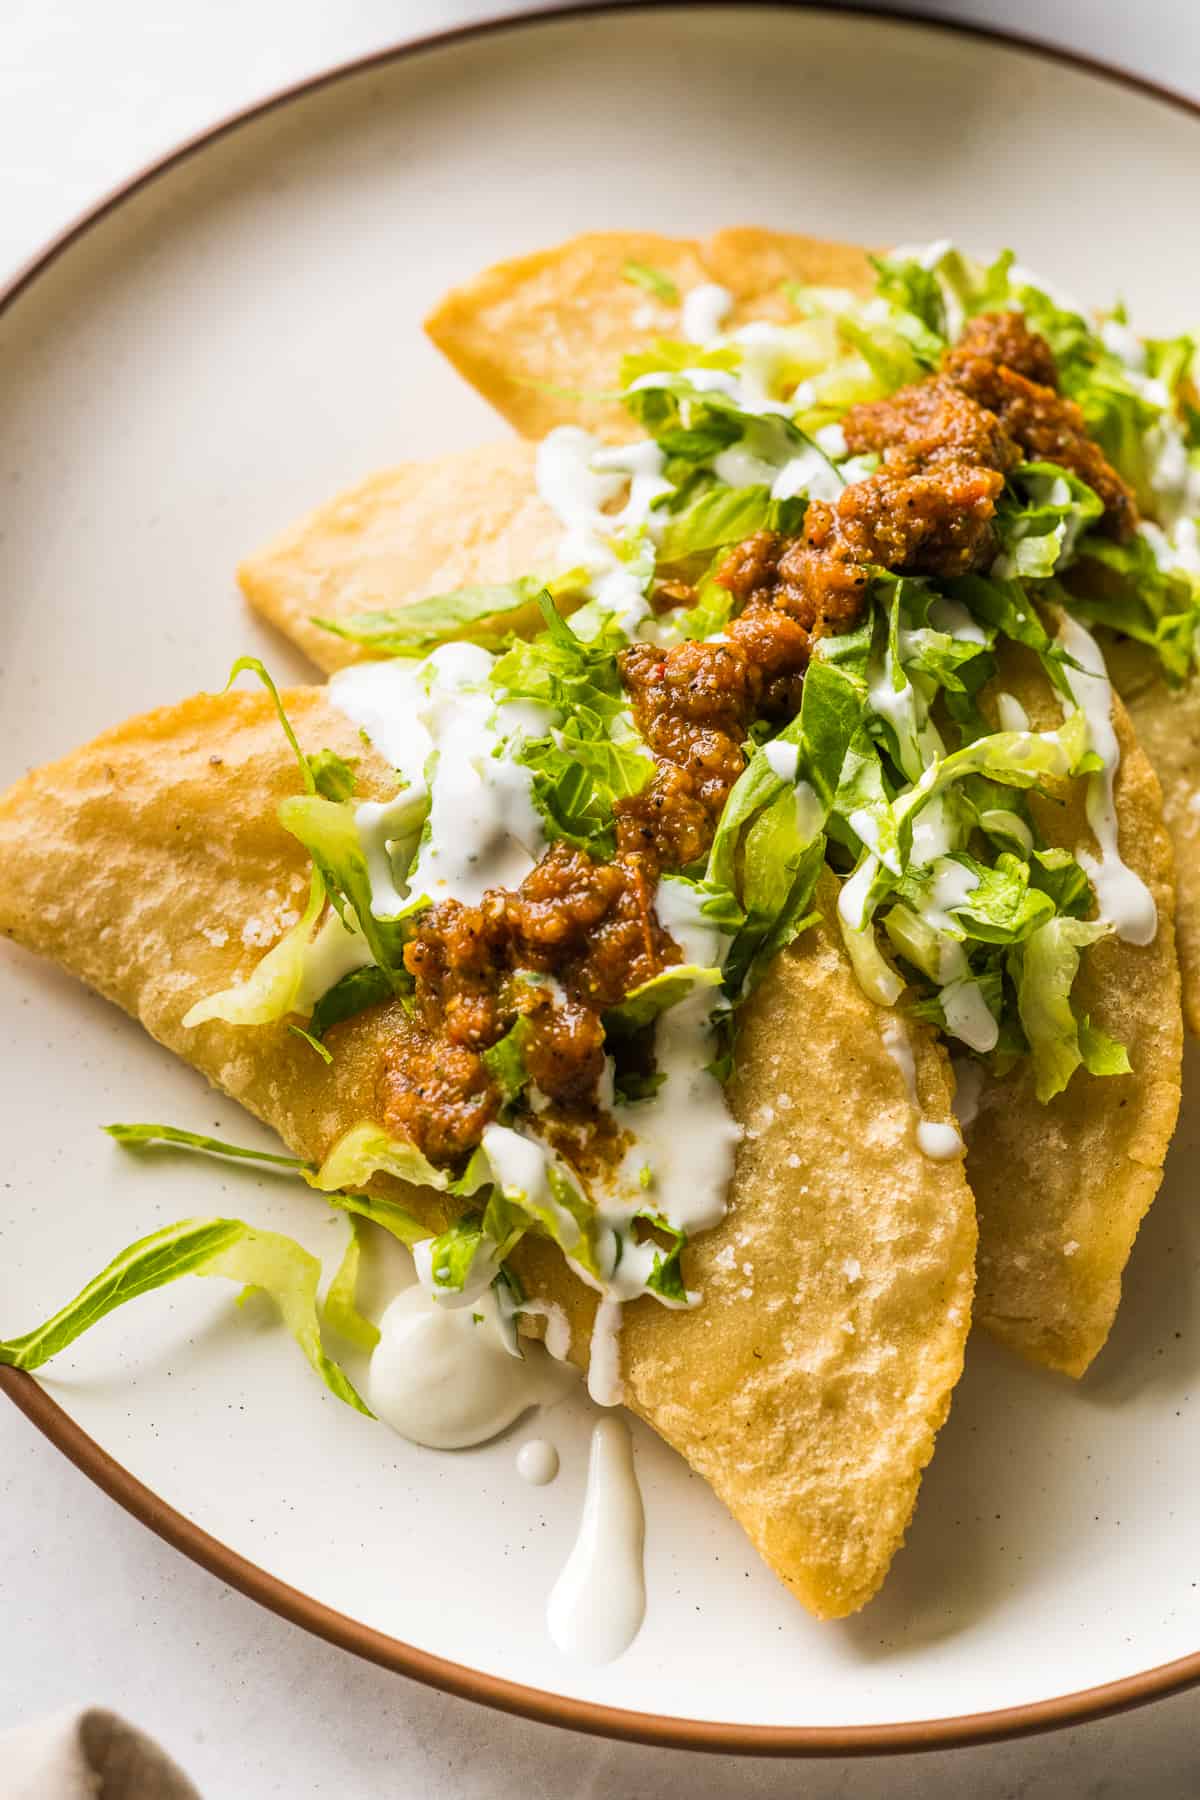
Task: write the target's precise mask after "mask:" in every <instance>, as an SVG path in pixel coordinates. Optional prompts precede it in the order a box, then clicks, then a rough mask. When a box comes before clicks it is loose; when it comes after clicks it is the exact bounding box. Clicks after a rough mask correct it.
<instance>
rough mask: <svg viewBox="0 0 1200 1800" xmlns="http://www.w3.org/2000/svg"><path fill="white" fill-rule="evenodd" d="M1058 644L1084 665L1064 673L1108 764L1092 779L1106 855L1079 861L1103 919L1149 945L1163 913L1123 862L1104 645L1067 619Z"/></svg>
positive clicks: (1091, 805)
mask: <svg viewBox="0 0 1200 1800" xmlns="http://www.w3.org/2000/svg"><path fill="white" fill-rule="evenodd" d="M1058 641H1059V643H1060V644H1062V646H1063V648H1064V649H1065V650H1066V651H1067V652H1068V654H1069V655H1070V656H1071V657H1072V658H1073V659H1074V661H1075V662H1076V663H1077V664H1078V665H1079V666H1078V668H1072V667H1071V666H1070V665H1069V664H1065V665H1064V668H1063V673H1064V674H1065V676H1066V679H1067V686H1068V687H1069V688H1070V691H1071V698H1072V699H1073V700H1074V702H1075V704H1076V706H1077V707H1078V708H1079V709H1080V711H1081V712H1082V713H1083V716H1084V718H1085V719H1086V721H1087V728H1088V748H1089V749H1091V750H1094V751H1095V753H1096V755H1097V756H1098V757H1099V758H1100V760H1101V762H1102V763H1103V765H1104V766H1103V768H1101V769H1097V770H1096V771H1095V772H1094V773H1093V774H1091V775H1089V776H1088V777H1087V816H1088V824H1089V825H1090V826H1091V828H1092V834H1093V836H1094V837H1095V839H1096V844H1097V847H1098V849H1099V852H1100V854H1099V856H1094V855H1093V854H1092V852H1091V851H1090V850H1088V849H1086V848H1083V847H1080V848H1079V849H1078V850H1076V852H1075V856H1076V860H1077V861H1078V863H1079V865H1080V867H1081V868H1082V869H1083V870H1084V871H1085V873H1086V874H1087V877H1088V879H1089V881H1090V882H1091V884H1092V886H1093V888H1094V889H1095V891H1096V902H1097V905H1098V907H1099V910H1100V917H1101V918H1102V919H1106V920H1107V921H1108V922H1109V924H1111V926H1112V928H1113V930H1114V931H1115V932H1116V934H1117V936H1118V937H1119V938H1121V939H1123V940H1124V942H1125V943H1127V944H1149V943H1152V942H1153V940H1154V935H1155V932H1156V931H1157V930H1158V909H1157V907H1156V906H1155V904H1154V896H1153V895H1152V894H1151V892H1150V890H1149V888H1148V887H1147V886H1146V884H1145V882H1144V881H1143V880H1142V878H1141V876H1140V875H1138V874H1137V873H1136V872H1135V871H1134V870H1133V869H1131V868H1130V867H1129V865H1128V863H1126V862H1125V861H1124V860H1123V859H1122V857H1121V852H1120V847H1119V842H1118V838H1119V830H1118V822H1117V808H1116V802H1115V799H1114V786H1115V782H1116V776H1117V769H1118V767H1119V765H1120V761H1121V750H1120V745H1119V744H1118V743H1117V734H1116V730H1115V729H1114V726H1113V720H1112V709H1113V691H1112V683H1111V682H1110V681H1109V679H1108V670H1107V669H1106V667H1105V663H1104V657H1103V655H1102V653H1101V651H1100V646H1099V645H1098V644H1097V642H1096V640H1095V638H1094V637H1093V636H1092V634H1091V632H1090V631H1087V630H1085V628H1084V627H1083V626H1082V625H1081V624H1080V623H1079V621H1078V620H1077V619H1072V618H1070V617H1069V616H1067V615H1065V614H1064V615H1063V618H1062V621H1061V623H1060V625H1059V630H1058Z"/></svg>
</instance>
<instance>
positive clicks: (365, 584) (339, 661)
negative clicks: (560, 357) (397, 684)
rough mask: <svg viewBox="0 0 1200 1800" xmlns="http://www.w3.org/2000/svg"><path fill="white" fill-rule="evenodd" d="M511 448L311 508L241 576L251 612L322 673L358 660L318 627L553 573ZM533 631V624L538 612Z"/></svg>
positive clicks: (521, 466)
mask: <svg viewBox="0 0 1200 1800" xmlns="http://www.w3.org/2000/svg"><path fill="white" fill-rule="evenodd" d="M534 454H535V453H534V447H533V445H532V444H527V443H523V442H521V441H520V440H519V439H516V438H506V439H504V440H502V441H501V442H499V443H495V444H485V445H483V446H481V447H480V448H479V449H477V450H468V451H456V452H454V453H452V454H451V455H449V456H440V457H437V458H435V459H434V460H432V461H430V462H426V463H418V462H410V463H400V464H398V465H397V467H395V468H393V469H384V470H381V471H380V472H379V473H378V474H376V475H370V476H368V477H367V479H366V480H365V481H362V482H360V483H359V485H358V486H357V487H355V488H350V489H348V490H347V491H346V492H345V493H342V494H339V495H338V496H337V497H336V499H334V500H331V501H329V502H328V503H327V504H326V505H325V506H321V507H318V508H317V509H316V511H315V512H311V513H309V514H308V515H307V516H306V517H305V518H303V519H301V520H299V521H298V522H297V523H296V524H295V525H292V526H291V527H289V529H288V530H286V531H284V532H282V533H281V534H280V535H279V536H278V537H277V538H275V539H274V540H273V542H271V543H270V544H268V545H267V546H266V547H265V548H264V549H262V550H260V551H258V552H257V553H256V554H255V555H253V556H249V557H247V558H246V560H245V561H244V562H243V563H242V565H241V567H240V568H239V570H238V580H239V581H240V583H241V586H242V591H243V593H244V594H245V596H246V598H247V600H248V601H249V602H250V604H251V606H253V607H254V609H255V611H256V612H259V613H261V614H262V616H263V617H264V618H265V619H267V620H269V621H270V623H271V624H272V625H274V626H275V627H276V628H277V629H278V630H279V631H282V632H283V633H284V635H285V636H286V637H288V638H290V639H291V640H292V642H293V643H294V644H298V645H299V647H300V648H301V649H302V650H303V651H305V652H306V653H307V655H308V656H310V657H311V658H312V660H313V662H314V663H316V665H317V667H318V668H320V669H324V670H326V671H327V672H328V671H331V670H333V669H340V668H343V667H344V666H345V665H346V664H347V663H351V662H357V661H359V660H361V658H362V657H363V655H364V654H365V652H364V651H363V650H362V649H361V648H360V647H359V646H358V645H357V644H355V643H353V642H351V641H350V640H349V639H347V638H344V637H338V636H337V635H336V634H335V633H333V632H330V631H326V630H324V629H323V627H322V626H321V625H319V624H317V623H316V622H315V621H316V620H318V619H330V620H336V621H339V622H344V621H345V620H347V619H349V618H350V617H351V616H352V615H354V614H356V613H363V612H374V611H381V610H387V609H389V608H392V607H396V606H401V605H403V604H404V602H405V601H406V600H421V599H425V598H427V597H428V596H429V595H431V594H444V593H450V592H452V591H453V590H454V589H455V588H459V587H466V586H469V585H471V584H472V583H475V582H482V581H487V582H505V581H511V580H513V579H514V578H515V577H516V576H518V575H540V574H543V573H547V574H549V573H553V570H552V569H551V568H550V566H549V565H550V564H551V562H552V560H553V557H554V554H555V552H556V550H557V548H558V541H559V538H560V537H561V535H562V527H561V525H560V524H559V523H558V520H557V519H556V518H555V517H554V514H553V513H552V512H551V511H550V508H549V507H548V506H546V505H545V503H544V502H543V501H542V500H540V499H539V498H538V495H537V489H536V487H535V485H534V473H533V465H534ZM529 622H530V623H532V624H536V623H537V622H538V614H537V611H536V609H535V608H531V609H530V620H529Z"/></svg>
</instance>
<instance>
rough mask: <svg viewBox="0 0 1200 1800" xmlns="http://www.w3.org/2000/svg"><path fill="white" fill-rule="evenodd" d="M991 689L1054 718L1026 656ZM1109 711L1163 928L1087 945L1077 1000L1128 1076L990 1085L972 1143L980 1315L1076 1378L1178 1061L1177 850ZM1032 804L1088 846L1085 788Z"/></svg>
mask: <svg viewBox="0 0 1200 1800" xmlns="http://www.w3.org/2000/svg"><path fill="white" fill-rule="evenodd" d="M997 684H998V685H999V686H1001V687H1003V688H1005V689H1007V691H1008V692H1009V693H1011V694H1015V695H1016V697H1017V699H1018V700H1019V701H1020V702H1021V704H1022V705H1023V706H1024V708H1025V710H1026V712H1027V713H1028V714H1029V718H1030V722H1031V724H1032V725H1033V726H1034V728H1035V729H1038V730H1046V729H1049V728H1052V727H1053V726H1054V725H1056V724H1057V723H1058V721H1059V719H1060V718H1061V716H1062V715H1061V710H1060V708H1059V706H1058V704H1057V702H1056V701H1055V699H1054V698H1053V696H1052V694H1051V692H1050V689H1049V684H1048V683H1047V681H1046V679H1045V677H1044V675H1043V674H1042V672H1041V670H1040V668H1039V667H1038V665H1037V663H1036V661H1035V660H1034V658H1033V657H1032V655H1031V654H1030V653H1028V652H1016V651H1013V652H1011V653H1010V654H1009V655H1008V656H1007V657H1006V658H1005V659H1004V660H1002V662H1001V666H1000V671H999V674H998V676H997ZM1114 708H1115V710H1114V716H1113V722H1114V725H1115V726H1116V732H1117V740H1118V743H1119V744H1120V748H1121V766H1120V769H1119V771H1118V774H1117V781H1116V806H1117V819H1118V827H1119V838H1120V848H1121V854H1122V856H1123V857H1124V859H1125V861H1126V862H1127V863H1128V864H1129V866H1130V867H1131V868H1133V869H1136V871H1137V873H1138V874H1139V875H1140V876H1141V877H1142V879H1143V881H1145V882H1146V884H1147V886H1148V887H1149V889H1150V891H1151V893H1152V894H1153V895H1154V899H1155V903H1156V905H1157V907H1158V932H1157V934H1156V936H1155V938H1154V941H1153V943H1151V944H1147V945H1145V946H1139V945H1136V944H1124V943H1122V942H1121V941H1120V939H1119V938H1117V937H1115V936H1114V937H1107V938H1103V939H1101V941H1100V942H1099V943H1097V944H1094V945H1092V947H1091V948H1090V949H1089V950H1088V951H1087V952H1086V953H1085V955H1084V957H1083V961H1082V964H1081V967H1080V976H1079V987H1078V990H1077V992H1078V996H1079V1002H1080V1005H1081V1007H1082V1009H1083V1011H1084V1012H1086V1013H1089V1014H1090V1015H1091V1018H1092V1021H1093V1023H1094V1024H1096V1025H1098V1026H1100V1027H1101V1029H1102V1030H1104V1031H1106V1032H1108V1034H1109V1036H1110V1037H1114V1038H1116V1039H1117V1040H1118V1041H1119V1042H1120V1043H1122V1044H1124V1045H1125V1047H1126V1049H1127V1051H1128V1053H1129V1060H1130V1062H1131V1064H1132V1065H1133V1072H1132V1073H1131V1074H1129V1075H1109V1076H1105V1077H1104V1078H1103V1079H1098V1078H1096V1077H1094V1076H1089V1075H1087V1074H1086V1073H1085V1072H1084V1071H1083V1070H1078V1071H1077V1072H1076V1074H1075V1075H1074V1077H1073V1078H1072V1080H1071V1082H1070V1084H1069V1085H1068V1087H1067V1088H1066V1090H1065V1092H1063V1093H1061V1094H1058V1095H1056V1096H1055V1098H1054V1099H1053V1100H1052V1101H1050V1103H1049V1104H1048V1105H1046V1106H1043V1105H1041V1104H1040V1103H1039V1101H1038V1099H1037V1097H1036V1095H1035V1094H1034V1091H1033V1081H1032V1078H1031V1076H1030V1074H1029V1073H1028V1071H1025V1072H1017V1073H1014V1074H1013V1075H1010V1076H1009V1077H1008V1078H1007V1079H1006V1080H1004V1081H998V1082H989V1083H987V1084H985V1086H984V1089H983V1092H982V1095H981V1100H980V1110H979V1117H978V1119H977V1120H976V1122H975V1124H974V1125H973V1127H972V1128H971V1130H970V1132H969V1133H968V1155H967V1173H968V1175H969V1177H970V1181H971V1185H972V1187H973V1188H974V1190H975V1200H976V1205H977V1206H978V1209H979V1288H978V1298H977V1302H976V1316H977V1317H978V1319H979V1320H980V1323H981V1324H983V1325H986V1327H987V1328H988V1330H989V1331H991V1332H992V1333H994V1335H995V1336H996V1337H998V1338H1000V1339H1002V1340H1003V1341H1004V1342H1005V1343H1007V1344H1011V1345H1012V1347H1013V1348H1014V1349H1016V1350H1019V1351H1021V1353H1022V1354H1023V1355H1025V1356H1028V1357H1030V1358H1031V1359H1032V1360H1033V1361H1034V1362H1039V1363H1045V1364H1047V1365H1048V1366H1049V1367H1050V1368H1053V1369H1061V1370H1062V1371H1063V1372H1064V1373H1066V1374H1068V1375H1082V1374H1083V1372H1084V1370H1085V1369H1086V1368H1087V1366H1088V1364H1089V1363H1090V1362H1091V1361H1092V1359H1093V1357H1094V1356H1095V1355H1096V1353H1097V1351H1098V1350H1099V1349H1100V1348H1101V1346H1102V1345H1103V1343H1104V1341H1105V1339H1106V1338H1107V1336H1108V1334H1109V1331H1110V1330H1111V1328H1112V1323H1113V1320H1114V1318H1115V1317H1116V1312H1117V1306H1118V1304H1119V1303H1120V1299H1121V1276H1122V1273H1123V1271H1124V1268H1125V1264H1126V1262H1127V1261H1128V1260H1129V1253H1130V1251H1131V1250H1132V1248H1133V1242H1134V1239H1135V1237H1136V1236H1137V1232H1138V1227H1139V1225H1140V1224H1141V1222H1142V1219H1143V1218H1144V1217H1145V1214H1146V1212H1147V1210H1148V1208H1149V1206H1150V1203H1151V1201H1152V1200H1153V1199H1154V1196H1155V1194H1156V1193H1157V1192H1158V1186H1159V1183H1160V1181H1161V1180H1162V1165H1163V1158H1164V1157H1165V1156H1166V1153H1167V1148H1168V1146H1169V1144H1170V1142H1171V1135H1172V1133H1173V1131H1174V1129H1175V1120H1176V1116H1177V1114H1178V1111H1179V1095H1180V1065H1181V1060H1182V1055H1183V1021H1182V1018H1181V1015H1180V1009H1179V985H1180V984H1179V966H1178V962H1177V960H1176V955H1175V932H1174V913H1175V885H1174V865H1173V858H1172V853H1171V840H1170V837H1169V835H1168V833H1167V830H1166V827H1165V825H1164V823H1163V816H1162V795H1161V792H1160V790H1159V785H1158V777H1157V776H1156V775H1155V773H1154V770H1153V769H1152V768H1151V767H1150V763H1149V760H1148V759H1147V757H1146V754H1145V752H1144V751H1143V750H1142V749H1141V748H1140V747H1139V745H1138V742H1137V739H1136V738H1135V737H1134V734H1133V729H1132V727H1131V725H1130V723H1129V719H1128V716H1127V714H1126V712H1125V709H1124V707H1123V706H1122V705H1121V702H1120V700H1114ZM1031 805H1032V807H1033V811H1034V813H1035V816H1036V818H1037V821H1038V825H1039V827H1040V829H1041V831H1042V833H1043V835H1044V836H1045V838H1046V839H1047V840H1048V842H1050V843H1051V844H1058V845H1061V846H1062V847H1063V848H1064V849H1067V850H1072V851H1073V850H1075V849H1077V848H1078V846H1079V845H1081V844H1084V845H1092V846H1093V847H1094V840H1093V839H1092V837H1091V833H1090V831H1089V829H1088V824H1087V815H1086V812H1085V810H1084V787H1083V783H1082V782H1081V781H1076V782H1073V783H1070V784H1064V786H1063V789H1062V794H1061V797H1059V798H1057V799H1040V798H1039V797H1037V796H1032V797H1031ZM1072 1246H1073V1248H1072Z"/></svg>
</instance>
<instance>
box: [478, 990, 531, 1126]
mask: <svg viewBox="0 0 1200 1800" xmlns="http://www.w3.org/2000/svg"><path fill="white" fill-rule="evenodd" d="M532 1029H533V1027H532V1026H531V1025H530V1023H529V1020H528V1019H527V1018H526V1017H525V1015H524V1014H523V1013H522V1014H519V1015H518V1016H517V1018H516V1019H514V1021H513V1023H512V1025H511V1026H510V1027H509V1029H508V1030H507V1031H506V1032H505V1034H504V1036H503V1037H502V1038H501V1039H500V1040H499V1041H498V1042H497V1043H495V1044H493V1045H492V1047H491V1049H490V1050H485V1051H484V1053H483V1058H482V1061H483V1066H484V1068H485V1069H486V1070H487V1072H488V1074H489V1075H490V1076H491V1078H492V1080H493V1081H494V1082H495V1084H496V1086H497V1087H498V1088H499V1090H500V1096H501V1099H502V1100H503V1101H504V1103H505V1105H506V1106H511V1105H513V1104H514V1103H515V1102H516V1101H517V1100H519V1099H520V1098H521V1095H522V1094H523V1093H524V1092H525V1089H526V1088H527V1087H528V1086H529V1081H530V1075H529V1070H528V1068H527V1067H526V1065H525V1046H526V1044H527V1043H528V1042H529V1036H530V1033H531V1031H532Z"/></svg>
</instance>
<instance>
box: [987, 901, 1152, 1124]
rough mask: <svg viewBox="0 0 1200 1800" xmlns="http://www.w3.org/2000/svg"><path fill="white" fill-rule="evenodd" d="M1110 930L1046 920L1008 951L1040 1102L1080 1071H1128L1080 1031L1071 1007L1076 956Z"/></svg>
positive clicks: (1117, 1050)
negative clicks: (1080, 1069) (1086, 1069)
mask: <svg viewBox="0 0 1200 1800" xmlns="http://www.w3.org/2000/svg"><path fill="white" fill-rule="evenodd" d="M1110 930H1111V927H1110V926H1109V925H1107V924H1105V923H1104V922H1103V921H1102V920H1098V919H1097V920H1087V919H1069V918H1063V917H1059V918H1054V919H1049V920H1047V922H1046V923H1045V924H1044V925H1041V926H1039V927H1038V929H1037V930H1036V931H1034V932H1033V933H1032V935H1031V936H1030V937H1029V938H1028V939H1026V941H1025V942H1024V943H1022V944H1017V945H1014V946H1013V948H1012V950H1010V952H1009V955H1008V968H1009V974H1010V977H1011V979H1012V981H1013V983H1014V985H1015V987H1016V990H1017V1008H1018V1011H1019V1012H1020V1016H1021V1024H1022V1026H1023V1028H1024V1031H1025V1036H1026V1038H1027V1039H1028V1042H1029V1053H1030V1056H1031V1057H1032V1060H1033V1070H1034V1082H1035V1087H1036V1091H1037V1097H1038V1099H1039V1100H1041V1101H1043V1102H1045V1101H1047V1100H1052V1099H1053V1098H1054V1096H1055V1094H1059V1093H1061V1092H1062V1090H1063V1089H1064V1088H1065V1087H1066V1085H1067V1083H1068V1082H1069V1081H1070V1079H1071V1077H1072V1075H1073V1074H1074V1073H1075V1071H1076V1069H1078V1068H1079V1067H1081V1066H1084V1067H1087V1068H1088V1069H1089V1070H1090V1072H1091V1073H1093V1074H1097V1075H1114V1074H1125V1073H1127V1072H1128V1069H1129V1059H1128V1057H1127V1056H1126V1055H1125V1052H1124V1050H1123V1049H1121V1047H1120V1046H1119V1045H1117V1044H1114V1043H1113V1041H1112V1040H1111V1038H1107V1037H1105V1036H1104V1034H1103V1033H1102V1032H1098V1031H1095V1030H1093V1029H1092V1027H1091V1026H1090V1025H1089V1026H1088V1027H1087V1028H1086V1030H1085V1031H1082V1032H1081V1029H1080V1020H1079V1018H1078V1017H1077V1016H1076V1013H1075V1010H1074V1007H1073V1006H1072V1004H1071V989H1072V987H1073V985H1074V982H1075V977H1076V974H1077V973H1078V970H1079V953H1080V951H1081V950H1083V949H1084V948H1085V947H1086V946H1087V945H1089V944H1094V943H1095V942H1096V940H1097V939H1098V938H1102V937H1104V936H1106V935H1107V933H1108V932H1109V931H1110Z"/></svg>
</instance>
